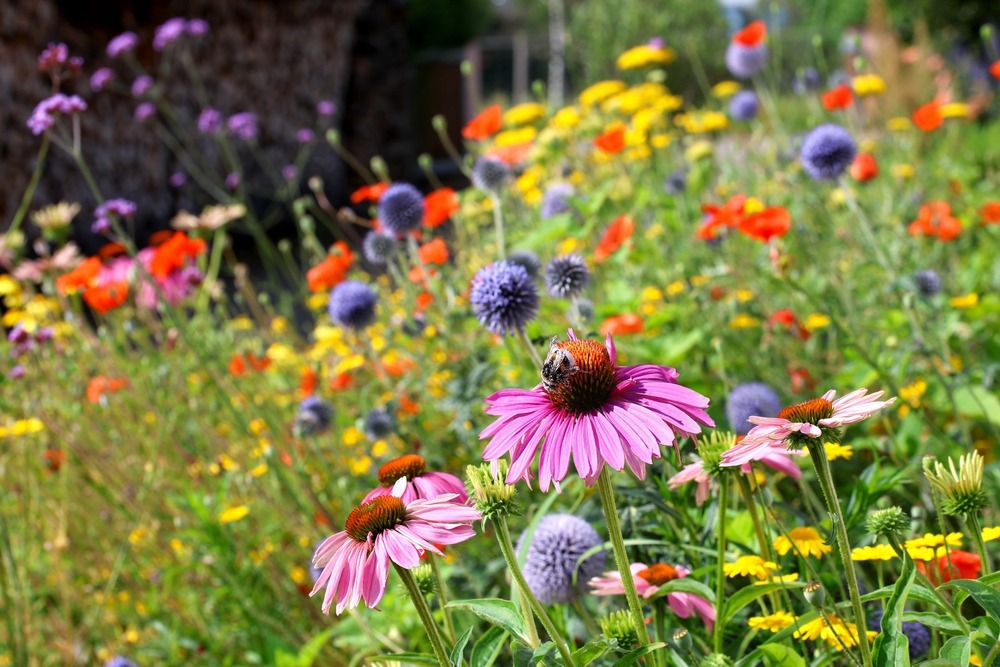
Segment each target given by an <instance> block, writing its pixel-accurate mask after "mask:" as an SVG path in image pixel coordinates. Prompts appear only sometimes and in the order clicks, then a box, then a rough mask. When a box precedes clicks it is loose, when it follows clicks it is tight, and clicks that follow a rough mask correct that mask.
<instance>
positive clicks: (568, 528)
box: [518, 514, 607, 604]
mask: <svg viewBox="0 0 1000 667" xmlns="http://www.w3.org/2000/svg"><path fill="white" fill-rule="evenodd" d="M525 537H526V535H522V536H521V540H519V541H518V550H520V548H521V545H520V543H521V541H523V540H524V539H525ZM602 542H603V540H602V539H601V536H600V535H598V534H597V531H596V530H594V528H593V526H591V525H590V524H589V523H587V522H586V521H584V520H583V519H581V518H579V517H576V516H573V515H572V514H549V515H548V516H546V517H545V518H543V519H542V520H541V521H540V522H539V523H538V527H537V528H536V529H535V534H534V535H532V536H531V543H530V544H529V545H528V553H527V555H526V556H525V559H524V578H525V579H526V580H527V582H528V588H530V589H531V592H532V593H534V594H535V597H536V598H538V600H539V601H540V602H542V603H544V604H556V603H567V602H572V601H573V600H575V599H576V598H578V597H579V596H580V595H581V594H583V593H584V592H585V590H586V588H587V582H588V581H590V579H591V578H593V577H596V576H599V575H600V574H601V573H602V572H603V571H604V565H605V562H606V560H607V557H606V555H605V554H604V552H603V551H600V552H598V553H596V554H594V555H593V556H591V557H590V558H588V559H587V560H585V561H583V562H582V563H580V568H579V572H576V584H575V585H574V583H573V581H574V579H573V573H574V572H575V571H576V569H577V561H579V560H580V556H582V555H583V554H584V552H586V551H588V550H589V549H592V548H593V547H596V546H598V545H600V544H601V543H602Z"/></svg>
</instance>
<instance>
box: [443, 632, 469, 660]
mask: <svg viewBox="0 0 1000 667" xmlns="http://www.w3.org/2000/svg"><path fill="white" fill-rule="evenodd" d="M471 636H472V628H469V629H468V630H466V631H465V632H464V633H463V634H462V636H461V637H459V638H458V641H456V642H455V646H454V647H453V648H452V649H451V655H450V656H448V657H449V658H451V664H452V665H454V667H462V663H463V662H464V661H463V658H462V655H463V654H464V653H465V645H466V644H468V643H469V637H471Z"/></svg>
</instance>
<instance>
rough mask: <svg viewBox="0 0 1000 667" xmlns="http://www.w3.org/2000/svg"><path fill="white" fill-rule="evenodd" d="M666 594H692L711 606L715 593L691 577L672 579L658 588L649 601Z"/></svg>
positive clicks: (713, 602)
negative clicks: (706, 601) (703, 599)
mask: <svg viewBox="0 0 1000 667" xmlns="http://www.w3.org/2000/svg"><path fill="white" fill-rule="evenodd" d="M667 593H693V594H695V595H700V596H701V597H703V598H705V599H706V600H708V601H709V602H710V603H711V604H715V591H713V590H712V589H711V588H709V587H708V586H706V585H705V584H703V583H701V582H700V581H698V580H697V579H694V578H692V577H684V578H683V579H672V580H670V581H668V582H667V583H665V584H663V585H662V586H660V588H659V590H657V591H656V593H655V594H654V595H653V596H652V597H650V598H649V599H650V600H658V599H660V598H662V597H663V596H665V595H666V594H667Z"/></svg>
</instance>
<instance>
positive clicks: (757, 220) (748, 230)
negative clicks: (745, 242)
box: [738, 206, 792, 243]
mask: <svg viewBox="0 0 1000 667" xmlns="http://www.w3.org/2000/svg"><path fill="white" fill-rule="evenodd" d="M738 225H739V230H740V231H741V232H743V233H744V234H746V235H747V236H749V237H750V238H752V239H757V240H758V241H762V242H764V243H767V242H768V241H770V240H771V239H772V238H774V237H775V236H777V237H779V238H780V237H782V236H784V235H785V234H787V233H788V230H789V229H790V228H791V226H792V217H791V215H789V213H788V209H786V208H784V207H781V206H771V207H770V208H765V209H764V210H763V211H758V212H757V213H751V214H750V215H748V216H745V217H743V218H741V219H740V220H739V223H738Z"/></svg>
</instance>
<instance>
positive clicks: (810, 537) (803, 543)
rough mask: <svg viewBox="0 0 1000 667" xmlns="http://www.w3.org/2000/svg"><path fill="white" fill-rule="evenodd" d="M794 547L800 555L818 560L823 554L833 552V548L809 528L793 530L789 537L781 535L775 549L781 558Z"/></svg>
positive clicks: (776, 541) (775, 541)
mask: <svg viewBox="0 0 1000 667" xmlns="http://www.w3.org/2000/svg"><path fill="white" fill-rule="evenodd" d="M793 546H794V547H795V550H796V552H797V553H799V554H800V555H802V556H816V558H822V557H823V554H828V553H830V552H831V551H833V547H831V546H830V545H829V544H825V543H824V542H823V538H822V537H820V535H819V533H818V532H816V529H815V528H810V527H808V526H801V527H799V528H793V529H792V530H790V531H789V532H788V535H787V536H785V535H779V536H778V537H776V538H775V539H774V548H775V550H777V552H778V555H779V556H784V555H785V554H787V553H788V552H789V551H791V550H792V547H793Z"/></svg>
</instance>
